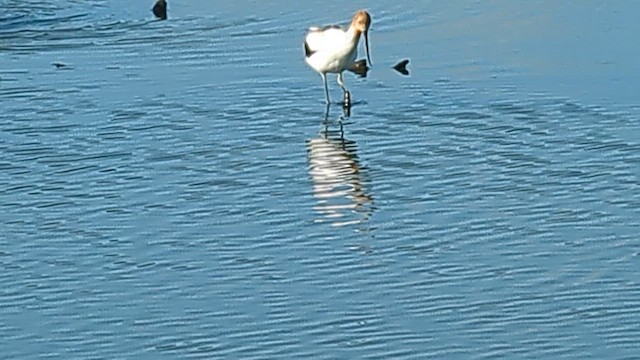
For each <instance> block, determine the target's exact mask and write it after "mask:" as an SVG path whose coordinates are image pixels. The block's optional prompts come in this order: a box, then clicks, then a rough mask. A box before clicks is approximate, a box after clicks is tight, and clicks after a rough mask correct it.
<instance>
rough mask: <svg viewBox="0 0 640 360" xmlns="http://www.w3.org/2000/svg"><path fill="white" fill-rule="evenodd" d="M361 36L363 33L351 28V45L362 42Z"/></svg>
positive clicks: (348, 32)
mask: <svg viewBox="0 0 640 360" xmlns="http://www.w3.org/2000/svg"><path fill="white" fill-rule="evenodd" d="M360 34H362V32H361V31H360V30H357V29H356V28H355V26H353V25H352V26H349V30H347V38H348V39H349V41H350V42H351V43H353V44H357V43H358V41H359V40H360Z"/></svg>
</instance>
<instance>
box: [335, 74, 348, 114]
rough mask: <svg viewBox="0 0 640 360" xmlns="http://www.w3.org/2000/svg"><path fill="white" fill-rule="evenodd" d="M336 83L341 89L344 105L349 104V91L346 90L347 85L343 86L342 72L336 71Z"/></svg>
mask: <svg viewBox="0 0 640 360" xmlns="http://www.w3.org/2000/svg"><path fill="white" fill-rule="evenodd" d="M338 85H340V87H341V88H342V91H343V96H344V98H343V99H344V106H350V105H351V94H350V93H349V90H347V87H346V86H344V79H342V73H338Z"/></svg>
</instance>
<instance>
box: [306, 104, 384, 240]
mask: <svg viewBox="0 0 640 360" xmlns="http://www.w3.org/2000/svg"><path fill="white" fill-rule="evenodd" d="M329 110H330V106H327V107H326V111H325V114H324V119H323V120H322V127H321V129H320V131H319V134H318V135H317V136H316V137H314V138H312V139H309V140H307V144H306V145H307V161H308V169H309V176H310V178H311V180H312V183H313V196H314V198H315V199H316V202H315V205H314V210H315V211H316V213H317V217H316V222H318V223H329V224H331V225H332V226H335V227H346V226H352V227H355V230H357V231H359V232H363V231H367V230H368V225H367V223H368V221H369V219H370V218H371V215H372V214H373V212H374V210H375V206H374V197H373V195H372V193H371V189H370V184H369V177H368V169H367V167H366V166H363V165H362V164H361V163H360V159H359V157H358V154H357V152H358V149H357V144H356V142H355V141H353V140H349V139H348V138H347V137H345V121H346V120H347V119H349V117H350V115H351V108H350V107H342V110H343V112H342V114H341V116H339V117H338V119H336V120H330V119H329Z"/></svg>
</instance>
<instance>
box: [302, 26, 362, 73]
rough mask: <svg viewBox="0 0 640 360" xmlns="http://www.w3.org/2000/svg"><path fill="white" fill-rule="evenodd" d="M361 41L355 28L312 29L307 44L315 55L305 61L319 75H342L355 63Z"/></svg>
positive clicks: (307, 37)
mask: <svg viewBox="0 0 640 360" xmlns="http://www.w3.org/2000/svg"><path fill="white" fill-rule="evenodd" d="M359 39H360V34H356V31H355V29H353V28H349V29H348V30H346V31H345V30H344V29H342V28H340V27H337V26H330V27H326V28H317V27H316V28H310V29H309V33H308V34H307V36H306V38H305V44H306V46H308V49H309V50H311V51H312V52H313V53H312V54H311V55H310V56H307V57H306V58H305V61H306V62H307V64H309V66H311V67H312V68H313V69H314V70H315V71H317V72H319V73H341V72H343V71H345V70H347V69H349V67H350V66H351V65H352V64H353V63H354V62H355V60H356V56H357V55H358V40H359Z"/></svg>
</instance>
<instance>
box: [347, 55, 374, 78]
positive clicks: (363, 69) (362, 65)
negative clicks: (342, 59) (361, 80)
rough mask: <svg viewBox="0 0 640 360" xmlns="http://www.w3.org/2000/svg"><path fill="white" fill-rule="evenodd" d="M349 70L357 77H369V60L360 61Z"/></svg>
mask: <svg viewBox="0 0 640 360" xmlns="http://www.w3.org/2000/svg"><path fill="white" fill-rule="evenodd" d="M347 70H349V71H351V72H352V73H354V74H356V75H360V76H361V77H367V72H368V71H369V67H367V60H365V59H362V60H358V61H356V62H354V63H353V64H351V67H349V68H348V69H347Z"/></svg>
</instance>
